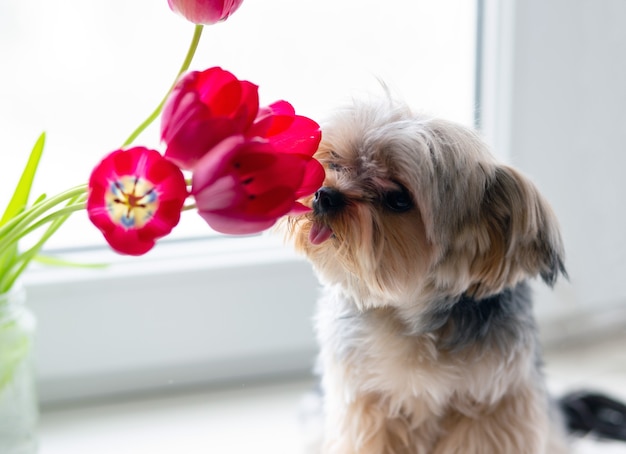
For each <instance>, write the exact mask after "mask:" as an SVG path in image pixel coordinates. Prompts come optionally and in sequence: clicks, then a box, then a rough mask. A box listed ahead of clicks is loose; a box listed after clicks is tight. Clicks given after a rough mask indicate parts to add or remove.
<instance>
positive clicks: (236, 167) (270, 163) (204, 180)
mask: <svg viewBox="0 0 626 454" xmlns="http://www.w3.org/2000/svg"><path fill="white" fill-rule="evenodd" d="M323 179H324V171H323V169H322V168H321V165H320V164H319V162H317V161H316V160H314V159H313V158H312V157H311V156H308V155H306V154H301V153H288V152H284V151H280V150H277V149H276V147H275V146H274V145H273V144H272V143H271V142H270V141H268V140H264V139H259V138H252V139H250V138H246V137H244V136H242V135H240V136H232V137H229V138H227V139H226V140H224V141H223V142H221V143H220V144H219V145H217V146H216V147H215V148H214V149H212V150H211V152H210V153H207V154H206V155H205V156H204V157H202V158H201V159H200V160H199V161H198V163H197V165H196V167H195V168H194V172H193V179H192V190H191V193H192V194H193V196H194V197H195V200H196V205H197V207H198V211H199V213H200V216H202V217H203V218H204V220H205V221H206V222H207V223H208V224H209V225H210V226H211V227H212V228H213V229H215V230H217V231H218V232H222V233H230V234H248V233H256V232H260V231H263V230H265V229H268V228H269V227H271V226H272V225H273V224H274V223H275V222H276V220H277V219H278V218H279V217H281V216H284V215H286V214H289V213H293V212H301V211H303V210H306V209H307V208H306V207H304V206H303V205H301V204H300V203H298V202H297V199H298V198H300V197H302V196H304V195H309V194H311V193H312V192H314V191H315V190H316V189H317V188H319V187H320V186H321V184H322V181H323Z"/></svg>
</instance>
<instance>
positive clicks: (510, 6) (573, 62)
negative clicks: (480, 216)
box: [483, 0, 626, 323]
mask: <svg viewBox="0 0 626 454" xmlns="http://www.w3.org/2000/svg"><path fill="white" fill-rule="evenodd" d="M487 5H488V10H489V11H490V12H491V14H496V15H498V14H499V17H500V22H499V25H500V29H499V32H500V34H501V35H500V36H503V39H502V41H500V42H499V44H500V47H499V48H498V49H497V50H494V49H493V45H494V43H493V42H491V43H488V44H489V45H490V46H491V48H489V47H488V52H491V55H497V56H499V58H500V60H499V63H500V66H497V67H496V68H495V69H494V67H489V68H487V69H488V71H489V74H488V75H489V77H491V79H489V80H490V81H491V82H492V84H491V85H489V86H486V87H484V89H485V91H486V96H487V98H485V99H484V100H483V101H484V102H486V103H487V105H486V106H485V107H487V108H492V109H491V110H488V112H487V114H486V118H485V120H486V124H485V128H486V133H487V135H488V137H490V139H491V140H492V141H493V142H494V146H496V147H501V148H504V150H502V149H500V150H499V151H500V153H501V154H503V155H504V156H505V157H506V158H507V159H508V160H509V161H510V162H511V163H512V164H514V165H515V166H517V167H519V168H521V169H522V170H523V171H524V172H525V173H526V174H528V175H529V176H531V178H532V179H533V180H534V181H535V182H536V183H537V185H538V186H539V188H540V189H541V190H542V192H543V193H544V194H545V195H546V197H547V198H548V199H549V200H550V201H551V203H552V204H553V207H554V209H555V211H556V213H557V216H558V217H559V219H560V222H561V226H562V232H563V236H564V240H565V246H566V252H567V262H566V266H567V269H568V271H569V274H570V278H571V279H570V282H569V283H563V284H561V285H559V286H558V287H557V289H556V291H555V292H553V293H552V292H546V291H544V290H543V289H542V288H541V287H539V291H540V300H539V302H538V304H537V306H538V307H537V309H538V311H539V312H540V313H542V314H545V315H557V314H558V315H562V314H563V313H565V314H576V313H578V311H579V310H582V311H583V312H587V311H591V312H590V313H589V314H588V315H589V316H594V315H595V316H596V318H602V322H606V321H613V322H615V323H618V322H620V323H623V322H624V319H623V315H624V313H625V312H626V210H625V208H626V179H625V178H624V176H623V175H624V169H625V168H626V145H625V144H626V58H624V56H626V26H625V21H626V2H624V1H623V0H517V1H508V0H504V1H502V2H490V1H488V2H487ZM492 37H493V36H492ZM489 49H490V50H489ZM499 77H500V79H498V78H499ZM503 77H504V79H502V78H503ZM494 88H495V91H492V92H489V91H490V90H493V89H494ZM490 95H491V98H489V96H490ZM503 101H504V102H503ZM493 107H495V109H493ZM503 131H504V132H505V133H506V134H503ZM601 313H604V314H605V315H603V316H602V315H600V314H601ZM609 313H610V314H611V316H607V315H606V314H609ZM615 317H617V319H616V318H615Z"/></svg>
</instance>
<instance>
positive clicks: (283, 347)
mask: <svg viewBox="0 0 626 454" xmlns="http://www.w3.org/2000/svg"><path fill="white" fill-rule="evenodd" d="M64 258H67V259H69V260H75V261H77V262H79V263H94V262H95V263H101V262H103V261H105V262H108V263H110V266H108V267H107V268H104V269H96V270H94V269H85V268H49V267H47V268H45V269H43V268H42V269H34V270H33V271H32V272H30V273H29V274H28V276H27V279H25V283H26V286H27V292H28V304H29V306H30V307H31V308H32V309H33V311H34V312H35V315H36V317H37V320H38V322H39V326H38V334H37V336H38V337H37V341H38V342H37V349H36V355H37V356H36V359H37V368H38V377H39V390H40V395H41V400H42V402H44V403H45V404H48V403H50V402H59V401H66V400H80V399H90V398H93V397H98V396H108V395H117V394H128V393H134V392H145V391H155V390H161V389H164V388H171V387H172V386H176V387H185V386H196V385H201V384H206V383H223V382H225V381H228V380H231V379H233V378H242V377H243V378H251V377H254V378H258V377H265V378H267V377H275V376H278V375H281V374H295V373H306V372H308V371H310V370H311V367H312V363H313V357H314V353H315V340H314V336H313V332H312V326H311V321H310V319H311V316H312V314H313V305H314V303H315V300H316V298H317V292H318V283H317V280H316V279H315V277H314V275H313V272H312V270H311V268H310V266H309V265H308V264H307V263H306V262H305V261H304V259H303V258H302V257H298V256H297V255H296V254H295V253H294V252H293V251H292V250H291V249H290V248H288V247H286V246H283V245H282V239H281V238H280V237H279V236H277V235H273V236H271V235H270V236H268V237H266V236H252V237H244V238H234V239H232V238H229V239H224V238H208V239H204V240H189V241H171V242H164V243H163V244H161V245H159V247H157V248H155V249H154V250H153V251H152V252H150V253H149V254H148V255H146V256H143V257H132V258H128V257H121V256H117V255H115V254H113V253H111V252H107V251H102V250H94V251H82V252H80V253H76V254H75V255H74V256H72V255H68V256H64Z"/></svg>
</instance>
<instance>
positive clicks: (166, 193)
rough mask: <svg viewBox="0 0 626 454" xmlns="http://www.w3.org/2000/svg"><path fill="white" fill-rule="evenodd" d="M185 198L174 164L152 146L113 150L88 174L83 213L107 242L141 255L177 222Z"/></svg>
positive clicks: (181, 176) (122, 251)
mask: <svg viewBox="0 0 626 454" xmlns="http://www.w3.org/2000/svg"><path fill="white" fill-rule="evenodd" d="M187 196H188V192H187V185H186V183H185V178H184V176H183V174H182V172H181V171H180V169H179V168H178V167H176V166H175V165H174V164H172V163H171V162H169V161H168V160H167V159H165V158H164V157H163V156H161V154H160V153H159V152H157V151H155V150H149V149H147V148H143V147H135V148H130V149H128V150H116V151H114V152H112V153H111V154H109V155H108V156H106V157H105V158H104V159H103V160H102V161H101V162H100V164H98V165H97V166H96V167H95V168H94V170H93V171H92V173H91V177H90V179H89V195H88V199H87V213H88V215H89V219H90V220H91V222H92V223H93V224H94V225H95V226H96V227H97V228H98V229H100V231H101V232H102V233H103V234H104V237H105V239H106V240H107V242H108V243H109V244H110V246H111V247H112V248H113V249H114V250H116V251H117V252H120V253H122V254H129V255H141V254H145V253H146V252H148V251H149V250H150V249H152V247H153V246H154V244H155V241H156V240H157V239H159V238H161V237H163V236H165V235H167V234H168V233H170V232H171V230H172V229H173V228H174V227H175V226H176V224H178V221H179V220H180V212H181V209H182V207H183V204H184V202H185V199H186V198H187Z"/></svg>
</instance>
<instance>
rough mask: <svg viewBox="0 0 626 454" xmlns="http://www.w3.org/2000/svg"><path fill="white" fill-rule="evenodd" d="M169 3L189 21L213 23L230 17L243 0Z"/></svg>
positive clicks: (170, 0) (169, 0) (203, 0)
mask: <svg viewBox="0 0 626 454" xmlns="http://www.w3.org/2000/svg"><path fill="white" fill-rule="evenodd" d="M167 3H168V4H169V5H170V8H171V10H172V11H174V12H176V13H178V14H180V15H181V16H183V17H184V18H185V19H187V20H188V21H190V22H193V23H194V24H205V25H211V24H215V23H216V22H220V21H223V20H226V19H228V17H229V16H230V15H231V14H233V13H234V12H235V11H236V10H237V8H239V6H241V4H242V3H243V0H167Z"/></svg>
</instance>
